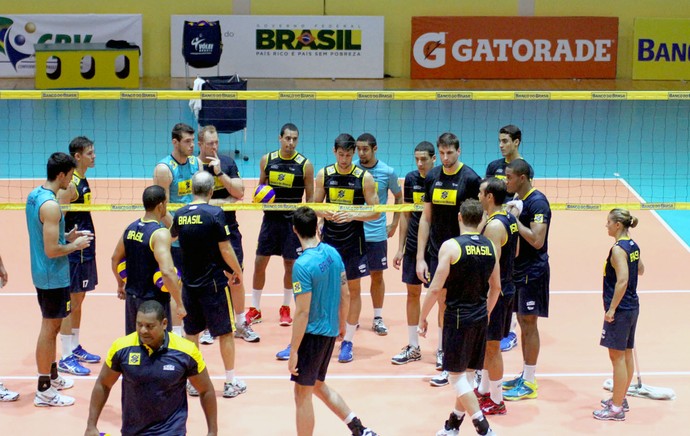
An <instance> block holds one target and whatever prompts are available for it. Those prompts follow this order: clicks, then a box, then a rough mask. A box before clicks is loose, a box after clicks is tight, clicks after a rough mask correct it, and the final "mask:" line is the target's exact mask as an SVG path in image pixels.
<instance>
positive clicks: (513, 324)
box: [510, 313, 518, 334]
mask: <svg viewBox="0 0 690 436" xmlns="http://www.w3.org/2000/svg"><path fill="white" fill-rule="evenodd" d="M517 323H518V322H517V315H516V314H514V313H513V317H512V318H510V333H513V334H515V331H516V330H517Z"/></svg>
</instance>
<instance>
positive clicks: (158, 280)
mask: <svg viewBox="0 0 690 436" xmlns="http://www.w3.org/2000/svg"><path fill="white" fill-rule="evenodd" d="M175 272H176V273H177V283H178V285H179V284H180V283H181V282H182V277H181V276H180V271H178V269H177V268H175ZM153 283H154V284H155V285H156V286H157V287H158V289H160V290H161V292H170V290H169V289H168V288H167V287H166V286H165V283H163V273H161V272H160V270H159V269H156V272H155V273H153Z"/></svg>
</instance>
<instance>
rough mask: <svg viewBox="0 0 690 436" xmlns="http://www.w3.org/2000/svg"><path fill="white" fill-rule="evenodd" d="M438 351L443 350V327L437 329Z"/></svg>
mask: <svg viewBox="0 0 690 436" xmlns="http://www.w3.org/2000/svg"><path fill="white" fill-rule="evenodd" d="M438 349H439V350H443V327H439V328H438Z"/></svg>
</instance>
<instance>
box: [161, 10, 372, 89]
mask: <svg viewBox="0 0 690 436" xmlns="http://www.w3.org/2000/svg"><path fill="white" fill-rule="evenodd" d="M185 21H192V22H198V21H218V22H219V23H220V28H221V32H222V41H223V53H222V55H221V58H220V63H219V65H220V74H221V75H228V74H239V75H240V76H242V77H244V78H255V77H291V78H292V77H294V78H379V79H380V78H382V77H383V17H364V16H361V17H360V16H357V17H347V16H320V15H314V16H270V15H261V16H252V15H207V16H206V15H205V16H199V15H197V16H194V15H172V16H171V18H170V38H171V39H170V76H171V77H184V76H185V60H184V58H183V56H182V41H183V38H182V33H183V28H184V22H185ZM195 42H196V43H197V44H199V45H201V44H204V43H205V41H203V38H197V39H196V40H195ZM190 74H191V75H197V74H199V75H202V76H217V75H218V70H217V69H215V68H208V69H194V68H190Z"/></svg>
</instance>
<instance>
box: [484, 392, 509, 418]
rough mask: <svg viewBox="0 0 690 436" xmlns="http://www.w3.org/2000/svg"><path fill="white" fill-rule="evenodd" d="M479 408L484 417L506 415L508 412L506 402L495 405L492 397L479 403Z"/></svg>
mask: <svg viewBox="0 0 690 436" xmlns="http://www.w3.org/2000/svg"><path fill="white" fill-rule="evenodd" d="M479 407H480V408H481V409H482V413H483V414H484V415H505V414H506V413H507V412H508V411H507V410H506V403H505V402H504V401H501V402H500V403H498V404H496V403H494V401H493V400H492V399H491V395H489V396H487V397H485V398H484V399H483V400H481V401H479Z"/></svg>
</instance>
